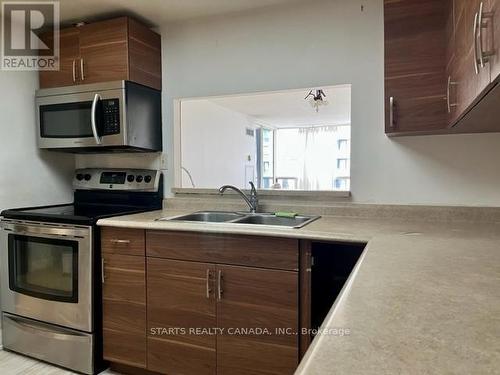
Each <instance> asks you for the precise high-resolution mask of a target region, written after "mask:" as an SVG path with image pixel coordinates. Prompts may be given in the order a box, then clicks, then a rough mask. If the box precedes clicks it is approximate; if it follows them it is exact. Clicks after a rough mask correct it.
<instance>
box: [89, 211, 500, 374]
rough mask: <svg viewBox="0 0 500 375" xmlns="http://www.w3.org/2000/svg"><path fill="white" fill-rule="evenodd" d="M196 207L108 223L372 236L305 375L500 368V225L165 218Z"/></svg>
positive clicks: (337, 237)
mask: <svg viewBox="0 0 500 375" xmlns="http://www.w3.org/2000/svg"><path fill="white" fill-rule="evenodd" d="M190 212H192V210H190V211H185V210H175V211H174V210H164V211H154V212H149V213H144V214H136V215H128V216H122V217H114V218H109V219H102V220H99V222H98V224H99V225H102V226H116V227H125V228H142V229H156V230H181V231H196V232H204V233H234V234H247V235H261V236H280V237H293V238H304V239H317V240H328V241H352V242H367V243H368V245H367V247H366V249H365V251H364V253H363V255H362V257H361V259H360V261H359V262H358V264H357V267H356V269H355V270H354V272H353V273H352V274H351V277H350V279H349V281H348V283H347V284H346V285H345V287H344V289H343V291H342V293H341V294H340V295H339V297H338V298H337V301H336V302H335V304H334V305H333V306H332V309H331V310H330V313H329V315H328V316H327V318H326V319H325V321H324V323H323V326H322V329H323V330H324V331H325V332H324V334H320V335H318V336H317V337H316V338H315V340H314V341H313V343H312V345H311V347H310V348H309V350H308V352H307V354H306V356H305V357H304V358H303V360H302V362H301V363H300V365H299V368H298V369H297V372H296V374H307V375H312V374H348V375H351V374H500V223H484V222H483V223H473V222H425V221H410V220H404V219H403V220H402V219H401V218H398V220H374V219H360V218H348V217H334V216H325V217H322V218H321V219H319V220H317V221H315V222H313V223H311V224H309V225H307V226H305V227H303V228H301V229H289V228H271V227H264V226H257V225H244V224H225V223H183V222H173V221H170V222H169V221H155V219H157V218H160V217H173V216H177V215H181V214H187V213H190ZM335 329H337V330H335ZM341 331H343V332H346V334H344V335H340V334H339V332H341ZM277 360H279V359H277Z"/></svg>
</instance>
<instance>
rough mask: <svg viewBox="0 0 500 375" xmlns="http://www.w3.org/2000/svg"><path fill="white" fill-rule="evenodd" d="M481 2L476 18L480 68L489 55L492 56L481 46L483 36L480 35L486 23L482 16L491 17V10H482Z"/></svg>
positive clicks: (491, 53) (487, 60)
mask: <svg viewBox="0 0 500 375" xmlns="http://www.w3.org/2000/svg"><path fill="white" fill-rule="evenodd" d="M483 9H484V7H483V2H482V1H481V3H480V4H479V13H478V20H477V39H479V52H478V54H479V62H478V64H479V65H480V66H481V68H484V64H485V63H487V62H489V61H490V56H492V55H493V54H494V53H493V52H491V51H488V52H485V51H484V48H483V36H482V30H483V29H485V28H487V27H488V25H487V24H485V23H484V22H483V18H492V17H493V13H491V12H483Z"/></svg>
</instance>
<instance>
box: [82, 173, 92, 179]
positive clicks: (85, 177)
mask: <svg viewBox="0 0 500 375" xmlns="http://www.w3.org/2000/svg"><path fill="white" fill-rule="evenodd" d="M83 178H84V179H85V181H90V179H91V178H92V176H91V175H89V174H88V173H87V174H85V176H83Z"/></svg>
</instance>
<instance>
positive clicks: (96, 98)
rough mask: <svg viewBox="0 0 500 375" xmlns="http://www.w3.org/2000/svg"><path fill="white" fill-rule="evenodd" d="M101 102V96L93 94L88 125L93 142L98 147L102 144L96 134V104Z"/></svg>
mask: <svg viewBox="0 0 500 375" xmlns="http://www.w3.org/2000/svg"><path fill="white" fill-rule="evenodd" d="M99 100H101V95H99V94H95V96H94V100H93V101H92V111H91V115H90V123H91V125H92V133H93V134H94V139H95V142H96V143H97V144H98V145H100V144H101V143H102V140H101V137H99V133H98V132H97V113H96V112H97V103H98V102H99Z"/></svg>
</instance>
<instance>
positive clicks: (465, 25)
mask: <svg viewBox="0 0 500 375" xmlns="http://www.w3.org/2000/svg"><path fill="white" fill-rule="evenodd" d="M479 4H480V1H479V0H455V44H456V47H455V61H454V64H453V67H452V77H453V80H454V81H455V82H456V100H455V101H456V104H457V106H456V114H457V116H456V117H460V116H461V115H462V114H464V113H465V112H466V111H467V110H468V108H469V107H470V106H471V105H472V104H473V102H474V100H475V99H476V98H477V97H478V95H479V94H480V93H481V92H482V91H483V90H484V89H485V88H486V86H488V84H489V83H490V73H489V68H480V67H478V68H477V69H478V70H477V71H476V68H475V66H476V64H477V62H476V50H475V48H476V46H477V44H476V43H477V38H476V40H475V38H474V35H475V34H474V23H475V20H476V17H477V16H478V12H479ZM483 38H484V30H483Z"/></svg>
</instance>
